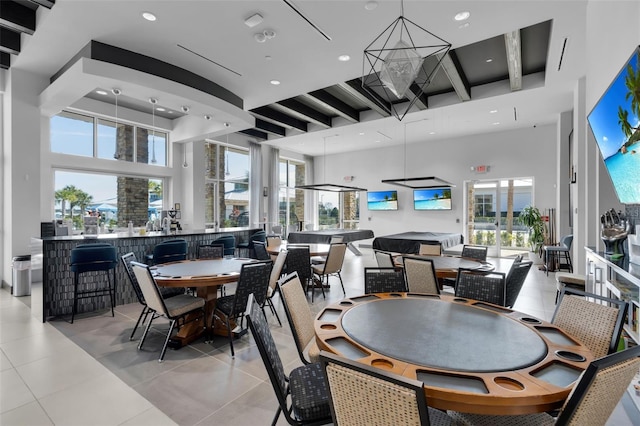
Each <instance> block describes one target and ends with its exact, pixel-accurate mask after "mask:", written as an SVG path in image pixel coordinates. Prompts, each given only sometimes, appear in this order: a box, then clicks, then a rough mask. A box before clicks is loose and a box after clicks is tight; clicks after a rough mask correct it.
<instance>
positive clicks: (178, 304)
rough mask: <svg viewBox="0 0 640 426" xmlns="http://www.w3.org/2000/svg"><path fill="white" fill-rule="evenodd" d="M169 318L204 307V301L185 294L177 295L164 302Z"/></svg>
mask: <svg viewBox="0 0 640 426" xmlns="http://www.w3.org/2000/svg"><path fill="white" fill-rule="evenodd" d="M164 304H165V306H166V307H167V312H168V314H169V317H171V318H175V317H179V316H180V315H184V314H186V313H187V312H191V311H193V310H195V309H199V308H202V307H203V306H204V299H203V298H201V297H193V296H189V295H186V294H179V295H177V296H173V297H170V298H168V299H165V300H164Z"/></svg>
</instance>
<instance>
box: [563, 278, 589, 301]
mask: <svg viewBox="0 0 640 426" xmlns="http://www.w3.org/2000/svg"><path fill="white" fill-rule="evenodd" d="M586 283H587V277H586V276H584V275H581V274H574V273H570V272H556V303H558V296H559V295H560V292H562V289H563V288H564V287H569V288H575V289H577V290H581V291H585V290H586Z"/></svg>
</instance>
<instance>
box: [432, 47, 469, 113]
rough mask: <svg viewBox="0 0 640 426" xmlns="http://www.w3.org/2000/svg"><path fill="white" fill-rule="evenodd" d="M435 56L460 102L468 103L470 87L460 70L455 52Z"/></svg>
mask: <svg viewBox="0 0 640 426" xmlns="http://www.w3.org/2000/svg"><path fill="white" fill-rule="evenodd" d="M437 56H438V61H439V62H440V67H441V68H442V70H443V71H444V73H445V74H446V75H447V78H448V79H449V81H450V82H451V85H452V86H453V89H454V90H455V91H456V93H457V94H458V97H459V98H460V100H461V101H462V102H464V101H470V100H471V86H470V85H469V81H468V80H467V77H466V75H465V74H464V71H463V70H462V66H461V65H460V61H459V60H458V55H456V52H454V51H451V50H450V51H449V52H447V53H446V54H444V55H443V54H442V53H438V54H437Z"/></svg>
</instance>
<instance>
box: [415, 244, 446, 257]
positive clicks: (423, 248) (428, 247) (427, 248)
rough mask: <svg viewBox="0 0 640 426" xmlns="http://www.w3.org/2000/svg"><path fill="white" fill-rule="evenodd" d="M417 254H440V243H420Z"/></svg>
mask: <svg viewBox="0 0 640 426" xmlns="http://www.w3.org/2000/svg"><path fill="white" fill-rule="evenodd" d="M418 254H422V255H427V256H440V255H441V254H442V247H441V246H440V244H424V243H420V248H419V249H418Z"/></svg>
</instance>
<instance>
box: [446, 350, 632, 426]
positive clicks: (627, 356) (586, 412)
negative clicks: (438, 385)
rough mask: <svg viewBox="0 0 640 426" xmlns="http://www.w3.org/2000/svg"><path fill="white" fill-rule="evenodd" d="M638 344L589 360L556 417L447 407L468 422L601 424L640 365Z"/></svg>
mask: <svg viewBox="0 0 640 426" xmlns="http://www.w3.org/2000/svg"><path fill="white" fill-rule="evenodd" d="M639 356H640V346H634V347H632V348H630V349H626V350H624V351H621V352H616V353H613V354H611V355H608V356H605V357H603V358H599V359H596V360H594V361H592V362H591V364H589V366H588V367H587V369H586V370H585V371H584V373H583V374H582V376H581V377H580V380H579V381H578V383H576V384H575V386H574V387H573V391H572V392H571V394H569V398H568V399H567V401H566V402H565V404H564V407H563V408H562V411H560V414H559V415H558V417H557V418H556V419H554V418H553V417H552V416H551V415H549V414H547V413H536V414H525V415H508V416H488V415H481V414H469V413H460V412H456V411H448V414H449V415H450V416H451V417H452V418H453V419H454V421H456V422H457V424H459V425H468V426H551V425H556V426H566V425H572V426H583V425H604V424H606V423H607V421H608V420H609V417H610V416H611V413H612V412H613V410H614V409H615V408H616V406H617V405H618V403H619V402H620V399H621V398H622V396H623V395H624V393H625V392H626V391H627V388H628V387H629V383H631V381H632V380H633V378H634V376H635V375H636V373H637V372H638V368H639V367H640V358H638V357H639Z"/></svg>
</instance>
